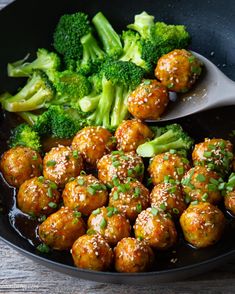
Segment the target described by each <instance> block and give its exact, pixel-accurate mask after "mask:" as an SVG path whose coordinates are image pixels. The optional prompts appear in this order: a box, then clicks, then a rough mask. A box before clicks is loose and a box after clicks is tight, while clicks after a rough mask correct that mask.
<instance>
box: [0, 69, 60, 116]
mask: <svg viewBox="0 0 235 294" xmlns="http://www.w3.org/2000/svg"><path fill="white" fill-rule="evenodd" d="M54 95H55V90H54V87H53V85H52V83H51V82H50V81H49V79H48V76H47V75H46V74H45V73H44V72H43V71H42V70H39V69H36V70H33V73H32V76H31V77H30V78H29V79H28V81H27V83H26V85H25V86H24V87H23V88H22V89H21V90H20V91H19V92H18V93H17V94H16V95H13V96H11V97H9V98H6V99H2V100H1V104H2V108H3V109H5V110H7V111H10V112H19V111H31V110H36V109H39V108H42V107H44V106H45V104H46V103H47V102H48V101H50V100H51V99H52V98H53V97H54Z"/></svg>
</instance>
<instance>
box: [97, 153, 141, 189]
mask: <svg viewBox="0 0 235 294" xmlns="http://www.w3.org/2000/svg"><path fill="white" fill-rule="evenodd" d="M97 168H98V178H99V179H100V180H101V181H102V182H103V183H105V184H108V185H110V186H113V185H114V186H117V185H118V184H119V182H122V181H124V180H126V178H127V177H131V178H136V179H138V180H139V181H142V179H143V174H144V163H143V160H142V159H141V157H140V156H138V155H137V154H136V153H135V152H126V153H124V152H123V151H113V152H112V153H111V154H107V155H105V156H103V157H102V158H101V159H100V160H99V161H98V164H97Z"/></svg>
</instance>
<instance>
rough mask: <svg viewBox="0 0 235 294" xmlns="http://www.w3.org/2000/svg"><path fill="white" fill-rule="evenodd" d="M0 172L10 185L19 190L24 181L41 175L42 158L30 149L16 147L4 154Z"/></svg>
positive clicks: (0, 163)
mask: <svg viewBox="0 0 235 294" xmlns="http://www.w3.org/2000/svg"><path fill="white" fill-rule="evenodd" d="M0 170H1V172H2V174H3V176H4V178H5V180H6V181H7V182H8V184H10V185H11V186H14V187H17V188H18V187H19V186H20V185H21V184H23V183H24V181H26V180H28V179H30V178H33V177H38V176H40V175H41V172H42V158H41V156H40V154H39V153H38V152H36V151H34V150H32V149H30V148H28V147H22V146H18V147H14V148H11V149H9V150H7V151H6V152H5V153H4V154H3V156H2V158H1V162H0Z"/></svg>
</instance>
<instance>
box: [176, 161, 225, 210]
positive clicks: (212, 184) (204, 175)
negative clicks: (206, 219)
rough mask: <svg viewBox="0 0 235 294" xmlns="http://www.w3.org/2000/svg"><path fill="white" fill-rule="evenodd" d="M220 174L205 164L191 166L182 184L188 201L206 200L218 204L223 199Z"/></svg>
mask: <svg viewBox="0 0 235 294" xmlns="http://www.w3.org/2000/svg"><path fill="white" fill-rule="evenodd" d="M222 182H223V180H222V179H221V178H220V176H219V175H218V174H217V173H216V172H214V171H211V170H208V169H207V168H206V167H204V166H196V167H193V168H191V169H190V170H189V171H188V172H187V173H186V174H185V175H184V177H183V179H182V185H183V190H184V193H185V195H186V200H187V202H190V201H195V200H198V201H204V202H209V203H212V204H217V203H219V202H220V200H221V199H222V196H221V192H220V184H221V183H222Z"/></svg>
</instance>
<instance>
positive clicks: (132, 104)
mask: <svg viewBox="0 0 235 294" xmlns="http://www.w3.org/2000/svg"><path fill="white" fill-rule="evenodd" d="M168 102H169V95H168V90H167V88H166V87H165V86H164V85H163V84H161V83H159V82H158V81H156V80H145V81H144V82H143V83H141V84H140V85H139V86H138V87H137V88H136V89H135V90H134V91H133V92H132V93H131V94H130V95H129V97H128V102H127V107H128V111H129V112H130V113H131V114H132V115H133V116H134V117H135V118H138V119H140V120H155V119H159V118H160V116H161V114H162V113H163V112H164V111H165V109H166V107H167V105H168Z"/></svg>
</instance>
